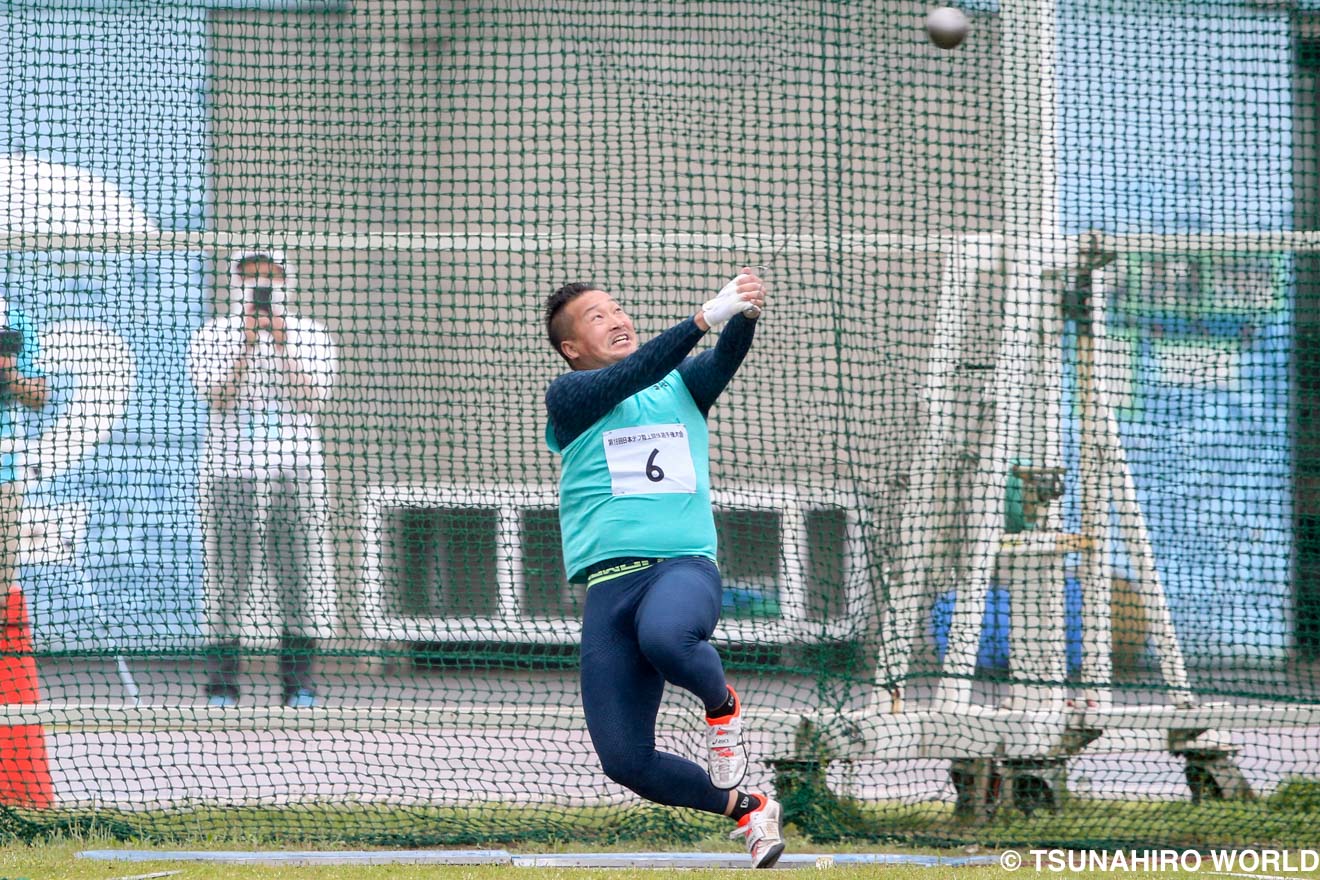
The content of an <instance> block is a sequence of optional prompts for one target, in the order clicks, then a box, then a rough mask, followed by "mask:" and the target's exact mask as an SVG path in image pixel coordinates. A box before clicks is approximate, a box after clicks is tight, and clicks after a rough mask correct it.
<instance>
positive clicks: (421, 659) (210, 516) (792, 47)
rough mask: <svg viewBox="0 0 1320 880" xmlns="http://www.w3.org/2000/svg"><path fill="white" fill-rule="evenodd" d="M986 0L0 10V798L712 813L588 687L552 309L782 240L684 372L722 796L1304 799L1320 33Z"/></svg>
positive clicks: (865, 823)
mask: <svg viewBox="0 0 1320 880" xmlns="http://www.w3.org/2000/svg"><path fill="white" fill-rule="evenodd" d="M1202 7H1203V8H1202ZM1294 7H1295V8H1294ZM964 8H965V11H966V12H967V13H968V14H969V16H970V18H971V22H972V24H971V31H970V34H969V36H968V38H967V40H966V41H965V42H964V43H963V44H962V45H961V46H959V47H958V48H956V49H952V50H942V49H939V48H937V47H935V46H934V45H932V44H931V42H930V41H929V40H928V39H927V37H926V34H925V33H924V32H923V30H922V27H921V23H922V20H923V18H924V16H925V13H926V11H927V10H926V8H925V7H923V6H921V5H919V4H916V3H908V2H893V3H888V2H886V3H881V2H832V0H825V2H813V3H783V2H721V3H690V2H670V3H662V4H658V5H657V4H653V3H652V4H640V3H638V4H618V3H603V2H594V0H582V2H561V3H556V4H549V5H547V4H543V3H522V2H518V0H507V2H502V0H491V2H485V3H475V4H449V3H438V2H429V0H377V2H353V0H342V2H337V0H328V2H319V0H260V2H257V0H252V2H248V0H225V2H219V3H217V2H208V3H201V2H196V3H193V2H184V0H174V2H160V3H151V4H110V3H93V2H87V3H78V2H47V3H43V2H36V0H33V2H15V3H9V4H6V5H5V7H4V9H3V11H0V18H2V19H3V24H2V26H0V33H3V34H4V37H3V43H4V51H3V52H0V70H3V76H2V77H0V82H3V83H4V87H3V88H2V89H0V108H3V112H2V113H0V279H3V291H2V292H3V296H4V301H5V307H6V314H7V317H6V320H5V323H6V325H7V327H8V329H9V331H10V332H8V333H6V334H4V336H3V337H2V338H0V345H3V346H5V348H4V351H3V352H0V358H12V359H13V362H12V365H10V364H9V363H8V362H6V361H3V360H0V367H9V366H12V369H7V371H6V372H5V374H4V381H5V383H6V386H7V387H6V393H7V398H6V403H7V408H6V409H5V410H4V414H3V416H0V436H2V438H3V439H2V441H0V452H2V453H3V458H2V459H0V478H3V483H0V502H3V510H2V511H0V519H2V520H3V521H4V528H5V533H4V534H5V536H6V539H5V540H6V541H7V542H8V543H7V544H6V546H8V547H9V548H10V549H11V551H12V552H11V554H10V558H11V560H12V564H11V567H12V574H11V575H10V577H11V583H10V584H8V585H6V586H7V588H8V598H7V602H6V605H5V609H6V615H7V617H6V621H5V624H6V626H5V630H4V632H5V644H4V645H3V648H4V650H3V651H2V652H0V698H3V701H4V704H5V705H4V706H3V715H4V717H3V719H0V721H3V724H4V725H5V726H4V728H3V730H2V731H0V746H2V747H3V748H2V749H0V800H3V801H4V803H5V804H6V806H5V808H4V816H5V819H6V822H7V825H8V827H9V828H10V829H11V830H12V831H13V832H14V833H18V834H24V835H35V834H40V833H45V832H50V831H52V830H55V829H58V828H63V827H70V826H75V825H76V826H79V827H83V826H86V825H87V824H89V823H90V824H91V825H94V826H96V827H100V828H104V829H109V830H111V831H114V832H116V833H120V832H122V833H124V834H126V835H129V834H131V835H142V836H146V837H154V838H158V839H160V838H180V837H188V836H191V835H198V834H201V835H213V834H220V833H229V832H239V833H243V834H246V835H259V836H269V837H271V838H273V839H278V840H282V841H289V840H307V841H314V840H325V839H331V840H335V841H358V842H374V843H385V844H395V843H409V844H435V843H459V842H462V843H473V842H477V843H482V842H490V843H496V842H502V841H508V840H512V839H515V838H517V839H521V840H527V839H529V838H531V839H536V838H538V837H539V838H541V839H549V838H555V839H563V838H565V837H568V838H574V839H581V840H605V839H617V838H626V837H629V836H632V837H641V838H647V839H652V840H655V839H671V840H673V839H677V840H684V839H689V840H690V839H696V838H699V837H701V836H703V835H705V834H707V833H708V832H710V831H711V830H712V829H716V830H718V829H719V828H720V827H722V826H720V825H719V820H717V819H713V818H711V817H706V816H702V815H698V814H695V813H687V812H683V811H674V810H664V809H658V808H649V807H646V806H644V805H643V804H642V803H641V802H640V801H639V800H638V799H637V798H635V797H634V796H633V795H631V794H630V793H628V792H627V791H625V790H624V789H622V788H620V787H619V786H617V785H615V784H613V783H611V782H610V781H608V780H607V779H606V778H605V776H604V775H603V773H602V772H601V770H600V767H599V764H598V762H597V760H596V757H595V755H594V752H593V750H592V748H591V745H590V742H589V740H588V738H587V735H586V732H585V729H584V726H583V722H582V713H581V709H580V706H581V698H580V694H579V684H578V678H577V638H578V635H579V632H580V615H581V610H582V602H583V598H584V591H583V588H581V587H579V586H575V585H570V584H568V583H567V581H566V578H565V575H564V572H563V566H562V560H561V556H560V552H559V546H560V535H559V531H558V516H557V494H556V482H557V479H558V466H559V463H558V460H557V458H556V457H555V456H553V455H552V454H551V453H550V452H549V451H548V450H547V449H546V447H545V443H544V428H545V410H544V404H543V395H544V391H545V388H546V386H547V384H548V383H549V382H550V380H551V379H552V378H553V377H555V376H556V375H558V373H559V372H561V371H562V370H563V369H564V365H563V364H562V363H561V362H560V360H559V359H558V358H557V357H556V355H555V354H554V353H553V352H552V351H551V349H550V347H549V345H548V344H547V342H546V340H545V331H544V326H543V321H542V308H543V304H544V301H545V299H546V297H547V296H548V294H549V293H551V292H552V291H553V290H555V289H556V288H558V287H559V286H560V285H562V284H565V283H567V282H572V281H591V282H593V283H595V284H598V285H600V286H601V287H602V288H604V289H605V290H608V291H610V292H611V293H613V294H614V295H615V296H616V297H617V298H618V299H619V300H620V301H621V302H622V303H623V304H624V306H625V307H626V308H627V309H628V310H629V311H630V312H631V314H632V315H633V316H634V318H635V320H636V323H637V326H638V329H639V332H640V334H641V335H642V337H643V339H645V338H648V337H649V336H651V335H654V334H656V333H658V332H660V331H662V330H663V329H665V328H666V327H668V326H670V325H672V324H673V323H675V322H677V321H679V320H681V319H683V318H685V317H687V316H689V315H691V314H693V312H694V311H695V310H696V308H697V307H698V306H699V305H700V304H701V303H702V302H703V301H704V300H706V299H707V298H708V297H709V296H711V295H712V294H713V293H714V292H715V291H717V290H718V289H719V288H720V287H721V286H722V285H723V284H724V282H725V281H726V280H727V279H728V278H729V277H731V276H732V275H733V274H734V273H736V272H737V271H738V270H739V268H740V267H742V266H763V267H764V268H765V271H764V277H765V278H766V280H767V283H768V286H769V289H770V298H769V302H768V305H767V310H766V314H765V316H764V317H763V318H762V320H761V322H760V325H759V329H758V330H757V335H756V340H755V344H754V347H753V350H752V353H751V355H750V356H749V358H748V360H747V362H746V363H745V364H744V366H743V367H742V369H741V370H740V371H739V373H738V376H737V378H736V379H735V380H734V382H733V384H732V385H731V386H730V388H729V389H728V390H727V391H726V392H725V393H724V395H723V397H722V398H721V400H720V401H719V403H718V404H717V405H716V407H715V409H714V410H713V411H712V414H711V419H710V424H711V434H712V438H713V439H712V450H711V468H712V474H713V484H714V490H713V496H714V505H715V519H716V524H717V528H718V531H719V537H720V550H719V560H718V561H719V565H720V569H721V572H722V576H723V581H724V596H723V603H724V604H723V617H722V622H721V625H720V628H719V629H718V631H717V633H716V636H715V643H716V644H717V645H718V647H719V649H720V651H721V653H722V655H723V657H724V660H725V663H726V666H727V669H728V672H729V676H730V680H731V681H732V682H734V683H735V685H736V686H737V687H738V689H739V691H740V693H741V695H742V697H743V700H744V701H745V704H746V706H747V726H748V730H749V732H750V733H749V735H750V747H751V751H752V756H753V762H752V769H751V771H750V774H749V779H748V780H747V783H746V787H749V788H752V789H759V790H766V791H773V792H776V794H777V796H778V797H779V798H780V799H781V800H782V801H783V802H784V804H785V810H786V816H785V818H786V821H787V822H789V823H790V824H791V825H792V827H794V828H796V829H797V830H798V831H799V832H800V833H802V834H803V835H805V836H807V837H809V838H812V839H814V840H817V841H827V840H839V839H856V840H866V839H898V840H912V841H924V842H931V841H936V842H938V841H946V842H949V841H960V842H971V841H980V842H996V843H1032V842H1039V841H1050V842H1056V843H1073V844H1079V845H1080V844H1089V845H1105V844H1114V845H1117V844H1125V843H1132V842H1140V843H1155V844H1164V845H1173V844H1187V845H1193V844H1195V845H1232V844H1243V843H1261V842H1263V841H1268V842H1269V843H1271V844H1278V845H1290V844H1295V845H1304V844H1307V843H1310V842H1313V841H1312V838H1311V837H1310V836H1308V835H1311V834H1312V829H1313V828H1314V821H1315V812H1314V811H1315V810H1316V809H1317V805H1318V804H1320V795H1318V794H1317V790H1320V781H1317V774H1320V766H1317V763H1316V761H1317V759H1316V756H1317V755H1318V754H1320V748H1317V742H1318V739H1317V738H1318V737H1320V708H1318V707H1317V703H1318V702H1320V700H1318V699H1317V694H1318V691H1317V677H1316V667H1315V660H1316V657H1317V656H1318V655H1320V587H1318V586H1317V584H1318V583H1320V581H1318V580H1317V572H1320V555H1318V554H1320V539H1317V529H1318V528H1320V526H1317V522H1320V520H1318V519H1317V517H1318V516H1320V507H1317V497H1320V496H1317V493H1316V491H1315V485H1316V483H1315V475H1316V473H1317V472H1318V471H1320V457H1317V454H1316V449H1317V448H1320V447H1317V445H1316V443H1315V442H1314V436H1313V435H1314V434H1315V428H1314V426H1313V422H1314V420H1313V418H1312V413H1313V412H1314V411H1315V407H1316V406H1320V399H1317V388H1318V387H1320V386H1317V382H1316V375H1317V373H1316V368H1315V362H1316V359H1317V353H1318V352H1320V343H1318V342H1317V340H1320V332H1318V329H1317V326H1315V318H1314V317H1313V316H1314V315H1315V314H1317V312H1316V309H1315V308H1314V302H1313V300H1314V299H1315V292H1316V289H1317V288H1316V283H1315V282H1316V280H1317V277H1320V276H1317V271H1316V267H1317V261H1316V257H1315V253H1316V252H1317V250H1320V234H1318V233H1315V232H1311V231H1310V230H1312V229H1314V228H1315V227H1316V219H1317V218H1316V217H1315V216H1313V215H1314V213H1315V210H1314V208H1313V207H1312V206H1313V204H1314V203H1315V201H1316V200H1315V199H1314V198H1309V197H1308V196H1313V195H1314V189H1315V181H1316V180H1317V174H1316V168H1317V163H1318V162H1320V156H1318V155H1317V153H1316V148H1315V144H1316V143H1317V140H1318V139H1317V137H1316V130H1315V125H1316V123H1315V118H1316V114H1315V110H1314V107H1315V96H1316V91H1315V78H1316V59H1317V58H1320V49H1318V48H1317V47H1320V24H1318V23H1317V20H1316V19H1314V18H1313V17H1312V14H1311V13H1310V12H1309V11H1308V5H1307V4H1294V5H1293V6H1289V7H1288V8H1287V9H1285V8H1284V7H1283V6H1281V5H1269V4H1249V3H1232V2H1225V3H1218V4H1202V6H1200V7H1197V8H1195V9H1192V8H1190V7H1188V6H1187V5H1186V4H1174V3H1163V2H1154V3H1151V2H1142V3H1134V2H1126V0H1107V2H1101V0H1000V2H998V3H995V2H993V0H986V2H972V0H968V2H967V3H966V4H965V6H964ZM1317 14H1320V12H1318V13H1317ZM263 298H264V299H263ZM254 309H255V311H254ZM245 317H247V318H251V319H252V320H253V322H257V323H249V324H247V325H245V324H244V318H245ZM276 319H278V320H276ZM245 326H246V328H247V331H248V334H249V335H248V336H245V335H244V333H245ZM709 344H710V343H709V342H706V343H704V344H703V345H709ZM701 732H702V724H701V718H700V707H699V706H697V705H696V701H695V700H694V699H693V698H692V697H691V696H690V695H688V694H686V693H685V692H682V691H678V690H674V689H671V690H670V692H669V693H668V695H667V697H666V701H665V704H664V706H663V707H662V712H661V718H660V727H659V745H660V746H661V747H662V748H666V749H668V750H670V751H674V752H676V753H679V754H684V755H691V756H694V757H699V755H700V748H701V740H700V738H699V737H700V735H701Z"/></svg>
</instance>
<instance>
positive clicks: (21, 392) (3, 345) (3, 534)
mask: <svg viewBox="0 0 1320 880" xmlns="http://www.w3.org/2000/svg"><path fill="white" fill-rule="evenodd" d="M36 355H37V341H36V336H35V335H34V334H33V332H32V328H31V325H30V324H28V322H27V319H26V318H25V317H24V316H23V314H22V313H21V312H19V311H17V310H16V309H9V315H8V322H7V326H5V327H3V328H0V393H2V394H3V395H4V402H3V406H0V578H3V580H2V581H0V588H7V587H9V586H10V585H12V584H14V583H15V582H16V580H17V577H18V543H19V537H20V533H19V515H20V512H21V511H22V509H23V488H22V484H21V483H20V482H19V481H18V476H19V475H18V463H17V461H16V460H15V454H14V451H13V444H14V440H15V437H16V435H17V431H18V428H17V425H16V424H15V418H14V415H15V414H14V404H15V403H17V404H19V405H20V406H23V407H26V408H27V409H30V410H34V411H35V410H39V409H41V408H42V407H44V406H45V405H46V400H47V399H48V397H49V393H48V389H47V387H46V380H45V379H44V378H43V377H42V376H41V375H40V374H38V373H36V372H35V371H34V369H33V366H32V364H33V361H34V360H36Z"/></svg>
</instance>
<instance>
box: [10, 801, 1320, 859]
mask: <svg viewBox="0 0 1320 880" xmlns="http://www.w3.org/2000/svg"><path fill="white" fill-rule="evenodd" d="M808 794H809V792H806V791H801V792H785V793H782V794H781V797H782V798H783V801H784V805H785V817H786V823H785V824H786V828H787V829H788V831H789V832H790V833H792V834H794V835H796V836H797V837H798V838H799V840H800V841H801V842H802V843H806V844H810V845H813V846H817V847H819V846H828V847H829V848H831V850H834V851H849V850H852V851H856V850H857V849H859V848H860V849H873V848H874V847H875V846H876V845H879V844H883V845H887V846H900V847H908V848H916V847H933V848H941V849H942V848H948V847H964V846H967V845H977V846H981V847H985V848H994V849H1002V848H1006V847H1033V846H1069V847H1084V848H1137V847H1176V848H1198V849H1210V848H1214V847H1223V846H1255V847H1270V848H1278V849H1285V848H1293V849H1299V848H1305V847H1314V846H1316V844H1317V842H1320V799H1317V798H1316V797H1315V793H1314V791H1313V790H1312V789H1311V788H1309V787H1306V786H1302V787H1289V786H1284V787H1283V788H1281V789H1280V790H1279V793H1278V794H1276V795H1275V796H1273V797H1271V798H1267V799H1264V800H1260V801H1246V802H1242V801H1208V802H1204V803H1201V804H1191V803H1187V802H1167V801H1160V802H1150V801H1148V802H1132V801H1099V800H1083V799H1078V798H1070V799H1068V800H1067V801H1065V803H1064V805H1063V808H1062V809H1061V810H1060V811H1059V812H1057V813H1052V812H1049V811H1045V810H1039V811H1037V812H1035V813H1034V814H1033V815H1031V816H1026V815H1024V814H1022V813H1021V812H1018V811H1017V810H1015V809H1013V808H1011V807H1009V806H1001V808H1000V810H999V812H998V813H997V814H996V815H995V817H994V818H993V820H992V821H990V822H987V823H984V824H972V823H968V822H964V821H960V820H958V819H957V818H955V817H954V815H953V812H952V809H951V808H950V806H949V805H947V804H942V803H930V802H925V803H917V804H900V803H893V802H888V803H861V802H855V801H849V800H841V799H834V798H825V797H819V798H816V799H814V800H810V801H808V799H807V795H808ZM794 799H796V801H795V800H794ZM728 830H729V823H728V820H726V819H723V818H722V817H718V816H711V815H707V814H703V813H698V812H695V811H688V810H675V809H670V808H666V807H659V806H654V805H638V806H628V807H564V806H558V805H547V806H542V807H520V806H511V805H480V806H471V807H435V806H417V807H408V806H400V805H379V806H373V805H364V804H359V805H351V804H350V805H345V804H336V805H328V804H304V805H299V806H290V807H281V808H274V807H233V808H217V807H210V808H196V809H191V810H174V811H141V812H130V811H114V810H105V809H102V810H97V811H95V812H92V811H76V810H20V809H15V808H0V841H4V840H8V841H13V842H21V841H37V840H56V839H60V838H62V837H74V838H81V837H86V836H95V837H98V838H101V839H105V840H117V841H134V842H137V843H141V844H145V845H162V846H164V845H171V846H181V845H187V846H194V845H202V846H207V845H219V844H224V845H228V846H230V847H231V848H233V847H241V848H255V847H263V846H277V847H283V848H288V847H306V848H311V847H316V848H372V847H386V848H416V847H437V846H443V847H475V848H484V849H491V848H506V849H512V848H515V847H535V851H538V852H555V851H565V850H581V849H584V848H592V849H601V848H615V849H623V850H636V849H638V848H643V849H655V848H658V847H659V848H664V849H668V850H701V851H707V852H710V851H715V852H736V851H738V848H739V843H738V842H736V841H730V840H727V839H726V836H725V835H726V832H727V831H728Z"/></svg>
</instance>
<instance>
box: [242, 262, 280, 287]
mask: <svg viewBox="0 0 1320 880" xmlns="http://www.w3.org/2000/svg"><path fill="white" fill-rule="evenodd" d="M238 274H239V277H240V278H242V279H243V282H244V283H245V284H255V285H263V286H269V285H273V284H283V283H284V269H283V268H282V267H281V266H280V264H279V263H276V262H273V261H271V260H248V261H247V262H245V263H244V264H243V266H242V268H240V269H239V272H238Z"/></svg>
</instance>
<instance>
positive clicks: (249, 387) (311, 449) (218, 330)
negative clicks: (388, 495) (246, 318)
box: [188, 314, 338, 478]
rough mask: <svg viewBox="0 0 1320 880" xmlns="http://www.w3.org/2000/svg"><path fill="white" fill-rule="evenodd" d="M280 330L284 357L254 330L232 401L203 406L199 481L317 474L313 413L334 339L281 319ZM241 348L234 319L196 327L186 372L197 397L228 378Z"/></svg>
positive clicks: (323, 392) (330, 372) (334, 361)
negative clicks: (294, 370) (297, 374)
mask: <svg viewBox="0 0 1320 880" xmlns="http://www.w3.org/2000/svg"><path fill="white" fill-rule="evenodd" d="M284 324H285V338H286V345H285V349H284V353H283V354H280V353H277V352H276V350H275V343H274V341H273V340H272V338H271V335H270V333H268V332H266V331H264V330H263V331H260V333H259V335H258V342H257V345H256V346H255V347H254V348H253V349H252V350H251V351H249V352H248V366H247V370H246V371H245V372H244V375H243V380H242V383H241V384H240V385H239V388H238V394H237V396H236V397H235V399H234V400H233V401H232V402H231V403H230V404H229V406H227V407H224V408H221V407H216V406H212V407H210V418H209V423H208V425H207V433H206V444H205V446H204V448H203V450H202V460H201V472H202V474H203V475H212V476H216V475H218V476H226V477H248V478H260V477H270V476H274V475H276V474H278V473H280V472H285V471H291V470H294V469H314V470H317V471H321V470H324V468H325V453H324V450H323V449H322V445H321V428H320V417H319V415H320V410H321V409H322V407H323V406H324V404H325V402H326V401H328V400H329V399H330V392H331V390H332V389H333V388H334V383H335V374H336V373H337V371H338V356H337V354H336V352H335V344H334V340H333V339H332V338H331V336H330V332H329V331H328V330H327V329H326V327H325V325H323V324H321V323H320V322H319V321H314V320H312V319H311V318H303V317H301V316H299V315H291V314H285V315H284ZM244 350H245V346H244V341H243V317H242V316H241V315H220V316H217V317H214V318H211V319H210V320H209V321H207V322H206V323H205V324H203V325H202V326H201V327H200V328H199V329H198V330H197V332H196V333H195V334H193V338H192V342H191V344H190V345H189V349H188V374H189V376H190V377H191V378H192V383H193V386H194V387H195V388H196V389H197V393H198V394H199V395H200V396H202V397H206V396H207V395H208V393H209V392H210V391H212V390H213V389H215V388H217V387H219V386H221V385H223V384H224V383H225V382H226V380H228V379H230V377H232V375H233V372H234V364H235V363H236V362H237V360H238V359H239V358H240V357H242V356H243V354H244ZM290 361H292V362H293V363H289V362H290ZM294 365H296V366H297V367H299V368H300V369H301V371H302V372H303V373H305V374H307V375H308V376H309V377H310V379H311V387H310V388H303V387H301V386H300V385H298V384H295V383H294V380H292V379H291V378H290V370H291V367H292V366H294Z"/></svg>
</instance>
